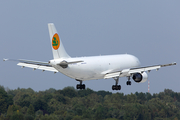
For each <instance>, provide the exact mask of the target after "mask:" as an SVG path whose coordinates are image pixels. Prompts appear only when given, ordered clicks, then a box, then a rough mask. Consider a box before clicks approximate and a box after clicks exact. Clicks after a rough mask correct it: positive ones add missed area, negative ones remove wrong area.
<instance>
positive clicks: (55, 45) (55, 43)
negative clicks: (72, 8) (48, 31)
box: [52, 33, 60, 50]
mask: <svg viewBox="0 0 180 120" xmlns="http://www.w3.org/2000/svg"><path fill="white" fill-rule="evenodd" d="M59 46H60V40H59V35H58V34H57V33H55V34H54V36H53V38H52V47H53V49H54V50H57V49H58V48H59Z"/></svg>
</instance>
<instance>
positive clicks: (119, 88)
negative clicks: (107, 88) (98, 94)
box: [112, 77, 121, 90]
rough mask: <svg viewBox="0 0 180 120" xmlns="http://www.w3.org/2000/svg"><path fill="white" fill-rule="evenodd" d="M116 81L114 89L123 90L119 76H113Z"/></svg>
mask: <svg viewBox="0 0 180 120" xmlns="http://www.w3.org/2000/svg"><path fill="white" fill-rule="evenodd" d="M113 79H114V80H115V81H116V85H113V86H112V90H121V85H118V82H119V77H115V78H113Z"/></svg>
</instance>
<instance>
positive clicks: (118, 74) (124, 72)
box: [104, 63, 176, 79]
mask: <svg viewBox="0 0 180 120" xmlns="http://www.w3.org/2000/svg"><path fill="white" fill-rule="evenodd" d="M171 65H176V63H170V64H164V65H154V66H147V67H139V68H130V69H124V70H122V71H118V72H113V73H107V74H106V75H105V76H104V79H107V78H113V77H125V76H131V75H132V74H134V73H143V72H145V71H147V72H150V71H151V70H159V68H161V67H166V66H171Z"/></svg>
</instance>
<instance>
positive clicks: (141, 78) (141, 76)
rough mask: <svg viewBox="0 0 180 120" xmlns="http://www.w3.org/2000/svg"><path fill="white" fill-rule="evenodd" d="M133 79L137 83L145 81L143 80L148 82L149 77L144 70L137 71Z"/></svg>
mask: <svg viewBox="0 0 180 120" xmlns="http://www.w3.org/2000/svg"><path fill="white" fill-rule="evenodd" d="M132 79H133V80H134V81H135V82H137V83H143V82H146V81H147V79H148V75H147V73H146V72H143V73H135V74H134V75H133V76H132Z"/></svg>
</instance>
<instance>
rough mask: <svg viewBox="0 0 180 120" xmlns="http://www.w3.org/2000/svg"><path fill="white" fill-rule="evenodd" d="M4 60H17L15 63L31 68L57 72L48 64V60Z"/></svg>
mask: <svg viewBox="0 0 180 120" xmlns="http://www.w3.org/2000/svg"><path fill="white" fill-rule="evenodd" d="M3 60H4V61H17V62H19V63H18V64H17V65H19V66H22V68H24V67H29V68H33V70H36V69H40V70H42V71H51V72H55V73H56V72H58V71H57V70H56V69H55V68H54V67H52V66H51V65H49V63H48V62H40V61H32V60H22V59H20V60H13V59H3Z"/></svg>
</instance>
